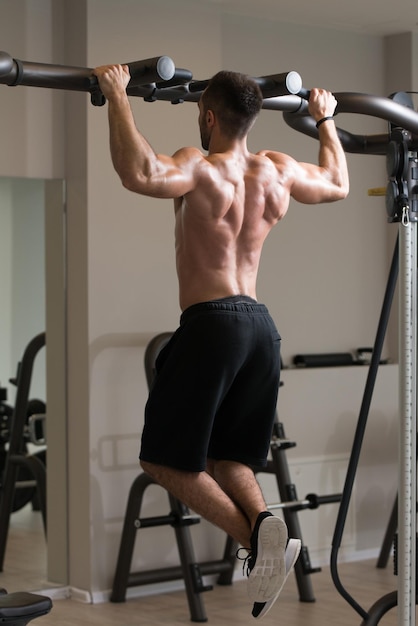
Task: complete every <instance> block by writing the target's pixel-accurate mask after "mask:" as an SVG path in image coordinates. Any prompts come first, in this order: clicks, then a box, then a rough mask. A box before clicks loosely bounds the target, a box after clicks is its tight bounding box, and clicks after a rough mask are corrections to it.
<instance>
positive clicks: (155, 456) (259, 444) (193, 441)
mask: <svg viewBox="0 0 418 626" xmlns="http://www.w3.org/2000/svg"><path fill="white" fill-rule="evenodd" d="M279 378H280V335H279V333H278V332H277V329H276V326H275V324H274V322H273V320H272V318H271V316H270V314H269V312H268V310H267V307H266V306H265V305H263V304H259V303H257V302H256V300H253V299H252V298H248V297H246V296H233V297H231V298H223V299H221V300H213V301H210V302H202V303H199V304H195V305H192V306H191V307H189V308H188V309H186V310H185V311H184V312H183V314H182V315H181V318H180V326H179V328H178V329H177V331H176V332H175V333H174V334H173V336H172V337H171V339H170V340H169V342H168V343H167V345H166V346H165V347H164V348H163V349H162V350H161V352H160V354H159V356H158V358H157V361H156V377H155V380H154V383H153V386H152V388H151V390H150V394H149V398H148V402H147V404H146V408H145V424H144V430H143V433H142V442H141V452H140V459H142V460H144V461H148V462H151V463H157V464H159V465H165V466H169V467H173V468H177V469H182V470H187V471H192V472H200V471H203V470H205V469H206V459H207V458H210V459H217V460H229V461H238V462H241V463H244V464H247V465H257V466H264V465H265V464H266V459H267V454H268V451H269V444H270V439H271V434H272V428H273V423H274V418H275V411H276V403H277V393H278V386H279Z"/></svg>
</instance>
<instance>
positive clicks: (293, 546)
mask: <svg viewBox="0 0 418 626" xmlns="http://www.w3.org/2000/svg"><path fill="white" fill-rule="evenodd" d="M301 547H302V542H301V540H300V539H289V543H288V544H287V548H286V558H285V561H286V574H285V577H284V580H283V583H282V586H281V587H280V589H279V590H278V592H277V593H276V595H275V596H274V597H273V598H271V599H270V600H267V602H254V606H253V610H252V612H251V614H252V616H253V617H255V618H257V619H260V617H264V615H266V613H268V611H270V609H271V607H272V606H273V604H274V603H275V602H276V600H277V598H278V597H279V595H280V592H281V590H282V589H283V586H284V583H285V582H286V580H287V577H288V576H289V574H290V572H291V571H292V569H293V567H294V565H295V563H296V561H297V560H298V556H299V554H300V549H301Z"/></svg>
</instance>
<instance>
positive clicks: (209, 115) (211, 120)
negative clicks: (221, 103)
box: [206, 109, 215, 128]
mask: <svg viewBox="0 0 418 626" xmlns="http://www.w3.org/2000/svg"><path fill="white" fill-rule="evenodd" d="M206 124H207V125H208V126H209V128H211V127H212V126H213V125H214V124H215V113H214V112H213V111H212V109H208V110H207V111H206Z"/></svg>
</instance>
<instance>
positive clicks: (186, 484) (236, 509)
mask: <svg viewBox="0 0 418 626" xmlns="http://www.w3.org/2000/svg"><path fill="white" fill-rule="evenodd" d="M223 463H226V464H228V463H227V462H223ZM233 465H234V466H238V467H234V468H231V470H232V471H228V469H226V468H223V469H222V470H221V471H220V472H219V474H220V475H222V477H223V476H224V475H225V474H226V476H227V477H226V478H225V479H223V478H222V480H225V483H227V484H228V489H229V490H230V491H231V493H232V494H234V495H233V498H232V497H231V496H230V495H228V493H226V492H225V491H224V490H223V488H222V486H220V485H219V484H218V482H217V480H216V479H215V478H213V477H212V476H211V475H210V474H209V473H208V472H186V471H183V470H177V469H174V468H171V467H167V466H163V465H158V464H155V463H148V462H145V461H141V466H142V469H143V470H144V471H145V472H146V473H147V474H148V475H149V476H151V477H152V478H153V479H154V480H155V481H156V482H157V483H158V484H159V485H161V486H162V487H164V488H165V489H167V491H169V492H170V493H171V494H172V495H173V496H174V497H175V498H178V499H179V500H180V501H181V502H183V503H184V504H185V505H186V506H188V507H189V508H190V509H192V510H193V511H194V512H195V513H198V514H199V515H201V516H202V517H204V518H205V519H206V520H208V521H209V522H211V523H212V524H214V525H215V526H218V527H219V528H221V529H222V530H224V531H225V532H226V533H227V534H228V535H230V536H231V537H233V538H234V539H235V540H236V541H237V542H238V543H240V544H241V545H242V546H243V547H245V548H249V547H250V536H251V528H252V525H253V524H254V522H255V518H256V517H257V515H258V513H260V511H263V510H265V508H266V507H265V503H264V499H263V497H262V495H261V491H260V488H259V486H258V484H257V482H256V480H255V478H254V475H253V473H252V472H251V470H249V468H247V467H246V466H244V465H241V464H238V463H234V464H233ZM239 468H241V469H242V473H240V472H239V471H238V470H239ZM208 469H210V471H211V470H212V467H210V468H208ZM249 472H251V474H252V476H253V479H254V480H253V481H251V479H250V474H249ZM234 480H235V481H236V485H235V487H233V485H232V483H233V481H234ZM235 494H237V498H239V499H237V498H236V497H235ZM251 494H252V495H253V498H252V496H251ZM245 507H247V508H245Z"/></svg>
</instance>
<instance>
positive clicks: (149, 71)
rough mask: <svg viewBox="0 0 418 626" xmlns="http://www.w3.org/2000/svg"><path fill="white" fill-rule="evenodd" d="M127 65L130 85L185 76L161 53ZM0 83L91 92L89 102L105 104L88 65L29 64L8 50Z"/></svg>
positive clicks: (0, 62) (1, 57)
mask: <svg viewBox="0 0 418 626" xmlns="http://www.w3.org/2000/svg"><path fill="white" fill-rule="evenodd" d="M126 65H128V67H129V72H130V74H131V80H130V83H129V87H135V86H136V85H146V84H148V83H153V82H156V81H157V82H159V81H167V82H168V81H172V80H173V79H175V83H176V84H178V83H181V82H182V81H183V80H184V79H186V80H190V79H191V74H190V73H189V74H188V75H187V76H184V75H183V74H182V75H179V76H176V68H175V65H174V62H173V60H172V59H170V57H167V56H160V57H154V58H151V59H145V60H143V61H134V62H132V63H126ZM0 84H3V85H8V86H9V87H15V86H17V85H24V86H28V87H48V88H50V89H66V90H70V91H85V92H89V93H90V94H91V102H92V104H94V105H96V106H100V105H102V104H104V103H105V99H104V96H103V94H102V93H101V91H100V89H99V84H98V81H97V78H96V76H93V70H92V69H91V68H82V67H71V66H67V65H52V64H49V63H32V62H30V61H20V60H19V59H13V58H12V57H11V56H10V55H9V54H7V52H0Z"/></svg>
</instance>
